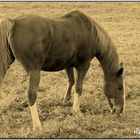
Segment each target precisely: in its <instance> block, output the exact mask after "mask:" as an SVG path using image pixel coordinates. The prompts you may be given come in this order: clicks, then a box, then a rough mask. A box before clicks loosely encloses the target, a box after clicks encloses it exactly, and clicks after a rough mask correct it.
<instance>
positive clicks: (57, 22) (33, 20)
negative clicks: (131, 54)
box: [0, 11, 125, 130]
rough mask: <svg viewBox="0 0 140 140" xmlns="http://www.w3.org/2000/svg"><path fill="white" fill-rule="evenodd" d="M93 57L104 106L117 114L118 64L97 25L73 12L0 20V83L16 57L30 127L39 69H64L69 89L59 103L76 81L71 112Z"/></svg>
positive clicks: (121, 99)
mask: <svg viewBox="0 0 140 140" xmlns="http://www.w3.org/2000/svg"><path fill="white" fill-rule="evenodd" d="M94 57H96V58H97V59H98V60H99V62H100V63H101V66H102V69H103V71H104V81H105V85H104V93H105V95H106V96H107V99H108V101H109V105H110V107H111V108H112V109H113V111H114V112H116V113H117V114H120V113H121V112H122V111H123V109H124V103H125V92H124V84H123V68H122V67H121V66H120V64H119V59H118V54H117V51H116V48H115V46H114V44H113V42H112V40H111V38H110V37H109V35H108V34H107V33H106V32H105V31H104V29H103V28H102V27H101V26H100V25H99V24H98V23H96V22H95V21H94V20H92V19H91V18H90V17H88V16H86V15H85V14H83V13H82V12H79V11H73V12H70V13H68V14H66V15H64V16H63V17H60V18H57V19H53V20H50V19H46V18H43V17H40V16H34V15H28V16H22V17H18V18H15V19H5V20H3V21H2V22H1V24H0V81H1V82H2V80H3V78H4V75H5V74H6V71H7V70H8V68H9V66H10V65H11V64H12V63H13V62H14V60H15V58H16V59H17V60H18V61H19V62H20V63H21V64H22V65H23V67H24V68H25V70H26V71H27V73H28V74H29V76H30V79H29V89H28V99H29V104H30V109H31V116H32V121H33V129H34V130H37V129H41V128H42V127H41V123H40V120H39V117H38V112H37V108H36V98H37V89H38V86H39V81H40V71H41V70H42V71H53V72H54V71H60V70H63V69H65V70H66V73H67V76H68V80H69V87H68V90H67V93H66V95H65V101H67V100H69V99H70V97H71V89H72V86H73V85H74V83H75V81H76V84H75V94H74V101H73V111H74V112H75V113H77V112H79V111H80V110H79V106H80V98H79V97H80V96H81V94H82V87H83V80H84V77H85V75H86V73H87V71H88V69H89V66H90V61H91V60H92V59H93V58H94ZM74 68H75V69H76V80H75V78H74V70H73V69H74ZM111 99H113V101H112V100H111Z"/></svg>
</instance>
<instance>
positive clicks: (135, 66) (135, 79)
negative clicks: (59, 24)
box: [0, 2, 140, 138]
mask: <svg viewBox="0 0 140 140" xmlns="http://www.w3.org/2000/svg"><path fill="white" fill-rule="evenodd" d="M72 10H80V11H82V12H84V13H86V14H87V15H89V16H90V17H92V18H93V19H94V20H95V21H97V22H98V23H99V24H101V25H102V26H103V28H104V29H105V30H106V31H107V32H108V33H109V35H110V36H111V38H112V39H113V41H114V43H115V44H116V48H117V50H118V53H119V56H120V60H121V62H123V64H124V68H125V73H124V77H125V85H126V112H125V114H123V115H122V116H121V117H116V116H115V115H112V114H111V113H110V111H109V105H108V103H107V100H106V97H105V95H104V94H103V88H102V87H103V72H102V69H101V67H100V66H99V62H98V61H97V60H96V59H94V60H93V61H92V63H91V66H90V69H89V71H88V73H87V75H86V78H85V82H84V89H83V94H82V97H81V107H80V109H81V112H82V115H79V116H73V115H72V113H71V107H72V106H71V104H69V105H68V106H64V105H63V104H62V98H63V96H64V94H65V92H66V88H67V77H66V74H65V72H64V71H60V72H56V73H49V72H42V73H41V82H40V86H39V90H38V99H37V105H38V110H39V115H40V120H41V122H42V124H43V131H42V132H38V133H33V132H32V122H31V115H30V109H29V106H28V100H27V88H28V76H27V74H26V72H25V70H24V69H23V67H22V66H21V65H20V63H18V62H17V61H15V62H14V63H13V64H12V65H11V67H10V69H9V71H8V72H7V75H6V76H5V79H4V81H3V83H2V86H1V90H0V138H140V135H139V134H134V131H137V132H139V133H140V84H139V83H140V3H135V2H125V3H124V2H57V3H55V2H48V3H47V2H45V3H43V2H21V3H17V2H14V3H12V2H10V3H8V2H7V3H6V2H1V3H0V20H1V19H3V18H5V17H10V18H14V17H17V16H20V15H23V14H25V15H27V14H36V15H41V16H44V17H48V18H55V17H59V16H61V15H64V14H65V13H67V12H69V11H72ZM73 92H74V88H73ZM71 102H72V101H71Z"/></svg>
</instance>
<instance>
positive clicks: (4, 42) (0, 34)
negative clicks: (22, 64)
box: [0, 19, 10, 84]
mask: <svg viewBox="0 0 140 140" xmlns="http://www.w3.org/2000/svg"><path fill="white" fill-rule="evenodd" d="M9 31H10V25H9V20H8V19H4V20H2V21H1V22H0V84H1V82H2V80H3V78H4V75H5V73H6V71H7V69H8V66H9V59H10V58H9V53H10V52H9V49H8V32H9Z"/></svg>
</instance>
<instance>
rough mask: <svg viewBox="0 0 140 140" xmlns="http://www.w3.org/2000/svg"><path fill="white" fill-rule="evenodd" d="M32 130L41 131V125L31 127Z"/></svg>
mask: <svg viewBox="0 0 140 140" xmlns="http://www.w3.org/2000/svg"><path fill="white" fill-rule="evenodd" d="M33 131H34V132H42V126H37V127H33Z"/></svg>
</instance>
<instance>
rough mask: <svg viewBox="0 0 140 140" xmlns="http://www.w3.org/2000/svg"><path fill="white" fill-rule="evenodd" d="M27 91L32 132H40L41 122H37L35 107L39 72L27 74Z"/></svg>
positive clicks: (37, 116)
mask: <svg viewBox="0 0 140 140" xmlns="http://www.w3.org/2000/svg"><path fill="white" fill-rule="evenodd" d="M29 76H30V79H29V90H28V100H29V105H30V110H31V117H32V123H33V130H34V131H36V130H40V131H41V130H42V127H41V122H40V120H39V115H38V111H37V107H36V98H37V89H38V86H39V81H40V71H37V70H35V71H30V72H29Z"/></svg>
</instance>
